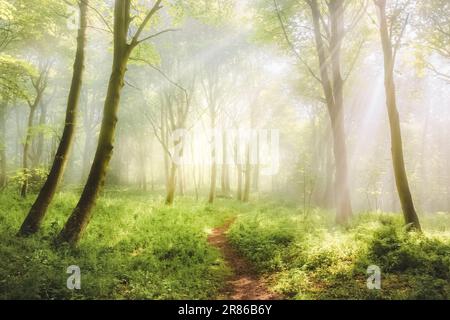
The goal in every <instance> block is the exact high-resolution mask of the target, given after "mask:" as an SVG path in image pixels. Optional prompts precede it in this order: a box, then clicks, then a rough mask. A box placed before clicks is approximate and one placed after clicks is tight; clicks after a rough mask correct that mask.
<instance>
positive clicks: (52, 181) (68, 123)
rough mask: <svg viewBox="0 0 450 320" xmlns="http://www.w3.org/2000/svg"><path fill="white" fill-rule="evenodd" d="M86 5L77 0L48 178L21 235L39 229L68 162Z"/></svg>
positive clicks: (72, 134) (84, 1)
mask: <svg viewBox="0 0 450 320" xmlns="http://www.w3.org/2000/svg"><path fill="white" fill-rule="evenodd" d="M87 8H88V0H83V1H80V2H79V9H80V27H79V29H78V37H77V51H76V55H75V62H74V66H73V76H72V83H71V86H70V91H69V97H68V101H67V109H66V119H65V124H64V131H63V134H62V137H61V140H60V143H59V147H58V150H57V151H56V155H55V158H54V160H53V164H52V167H51V169H50V172H49V175H48V177H47V180H46V181H45V183H44V185H43V187H42V188H41V190H40V192H39V195H38V197H37V199H36V201H35V202H34V203H33V205H32V207H31V209H30V211H29V212H28V215H27V217H26V218H25V220H24V222H23V223H22V226H21V228H20V230H19V234H20V235H30V234H33V233H35V232H36V231H38V229H39V227H40V225H41V223H42V221H43V219H44V216H45V213H46V211H47V208H48V206H49V204H50V202H51V201H52V199H53V196H54V195H55V191H56V188H57V186H58V184H59V182H60V180H61V178H62V176H63V174H64V170H65V167H66V165H67V161H68V157H69V153H70V148H71V145H72V141H73V136H74V132H75V127H76V120H77V112H78V100H79V97H80V92H81V85H82V77H83V69H84V48H85V42H86V28H87Z"/></svg>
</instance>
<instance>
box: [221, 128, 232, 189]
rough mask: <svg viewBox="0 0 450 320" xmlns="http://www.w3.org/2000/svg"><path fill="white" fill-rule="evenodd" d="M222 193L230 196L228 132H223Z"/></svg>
mask: <svg viewBox="0 0 450 320" xmlns="http://www.w3.org/2000/svg"><path fill="white" fill-rule="evenodd" d="M221 185H222V193H223V195H224V196H225V197H229V195H230V166H229V164H228V137H227V132H226V130H223V131H222V180H221Z"/></svg>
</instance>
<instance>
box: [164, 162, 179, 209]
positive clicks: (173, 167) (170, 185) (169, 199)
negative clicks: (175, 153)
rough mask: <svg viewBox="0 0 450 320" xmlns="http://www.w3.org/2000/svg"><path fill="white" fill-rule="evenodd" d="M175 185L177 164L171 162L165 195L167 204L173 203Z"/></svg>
mask: <svg viewBox="0 0 450 320" xmlns="http://www.w3.org/2000/svg"><path fill="white" fill-rule="evenodd" d="M176 186H177V165H176V164H175V163H173V162H172V165H171V167H170V174H169V180H168V182H167V196H166V204H167V205H171V204H173V199H174V197H175V188H176Z"/></svg>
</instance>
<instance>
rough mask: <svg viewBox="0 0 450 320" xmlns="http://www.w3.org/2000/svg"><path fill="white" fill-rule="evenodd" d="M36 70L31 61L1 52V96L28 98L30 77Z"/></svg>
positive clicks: (2, 97)
mask: <svg viewBox="0 0 450 320" xmlns="http://www.w3.org/2000/svg"><path fill="white" fill-rule="evenodd" d="M33 76H36V70H35V69H34V68H33V66H31V65H30V64H29V63H27V62H25V61H23V60H20V59H18V58H15V57H12V56H9V55H7V54H0V98H1V99H3V100H9V99H12V98H13V97H14V98H26V97H27V96H28V90H29V79H30V77H33Z"/></svg>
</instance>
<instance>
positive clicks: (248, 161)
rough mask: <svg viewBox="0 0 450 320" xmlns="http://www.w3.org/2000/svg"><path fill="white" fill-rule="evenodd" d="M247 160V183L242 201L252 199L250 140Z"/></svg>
mask: <svg viewBox="0 0 450 320" xmlns="http://www.w3.org/2000/svg"><path fill="white" fill-rule="evenodd" d="M245 158H246V162H245V183H244V194H243V196H242V201H244V202H248V201H249V200H250V186H251V177H252V165H251V163H250V142H249V143H248V145H247V152H246V157H245Z"/></svg>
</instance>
